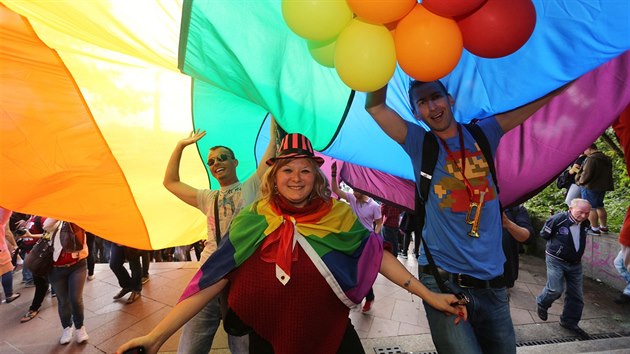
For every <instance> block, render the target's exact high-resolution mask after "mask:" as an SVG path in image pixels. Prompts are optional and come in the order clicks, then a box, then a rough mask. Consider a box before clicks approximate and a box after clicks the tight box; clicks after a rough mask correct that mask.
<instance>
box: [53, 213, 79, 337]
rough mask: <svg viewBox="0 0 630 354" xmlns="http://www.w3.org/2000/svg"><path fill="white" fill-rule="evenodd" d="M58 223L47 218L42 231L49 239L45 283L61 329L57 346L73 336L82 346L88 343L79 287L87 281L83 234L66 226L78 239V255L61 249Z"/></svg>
mask: <svg viewBox="0 0 630 354" xmlns="http://www.w3.org/2000/svg"><path fill="white" fill-rule="evenodd" d="M62 223H63V222H62V221H60V220H56V219H53V218H47V219H46V221H44V230H45V231H46V232H48V233H50V234H51V235H53V238H52V239H53V268H52V270H51V271H50V274H49V279H50V283H51V284H52V286H53V289H54V290H55V292H56V293H57V310H58V312H59V319H60V320H61V326H62V327H63V332H62V333H61V338H59V344H68V343H70V341H71V340H72V335H73V333H74V334H75V340H76V342H77V343H83V342H85V341H87V340H88V339H89V336H88V334H87V331H86V329H85V326H84V324H83V319H84V313H83V287H84V286H85V281H86V279H87V260H86V258H87V255H88V247H87V241H86V237H85V231H84V230H83V229H81V228H80V227H79V226H78V225H75V224H73V223H69V224H70V227H72V230H73V232H74V234H75V235H76V236H77V237H78V238H79V239H81V244H82V248H81V250H79V251H73V250H68V249H66V248H65V247H63V246H62V245H61V240H60V237H58V236H56V233H57V230H59V229H60V228H61V227H62ZM73 324H74V328H73ZM75 329H76V332H75Z"/></svg>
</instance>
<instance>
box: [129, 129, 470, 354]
mask: <svg viewBox="0 0 630 354" xmlns="http://www.w3.org/2000/svg"><path fill="white" fill-rule="evenodd" d="M280 146H281V147H282V149H281V150H280V151H279V152H278V155H277V157H276V158H273V159H270V160H268V162H267V163H270V164H271V165H272V167H271V168H270V169H269V170H268V172H267V173H266V174H265V176H264V177H263V180H262V198H261V199H260V200H258V201H256V202H255V203H253V204H251V205H249V206H247V207H245V208H243V210H242V211H241V212H240V213H239V214H238V215H237V216H236V217H235V219H234V222H233V223H232V224H231V226H230V229H229V233H228V234H227V235H226V237H227V239H226V240H225V241H224V242H222V243H221V247H220V248H219V249H218V250H217V252H215V253H214V254H213V255H212V256H211V257H210V258H209V259H208V261H206V263H204V264H203V265H202V267H201V270H200V271H199V272H198V273H197V274H196V275H195V276H194V277H193V281H192V282H191V283H190V285H189V286H188V288H187V289H186V291H185V292H184V294H183V295H182V298H181V300H180V302H179V303H178V304H177V305H176V306H175V307H174V308H173V309H172V311H171V312H170V313H169V314H168V315H167V316H166V318H164V319H163V320H162V321H161V322H160V323H159V324H158V325H157V326H156V327H155V328H154V329H153V330H152V331H151V332H150V333H149V334H147V335H145V336H142V337H139V338H135V339H132V340H131V341H129V342H127V343H125V344H123V345H121V346H120V347H119V348H118V352H119V353H122V352H124V351H125V350H127V349H129V348H133V347H136V346H142V347H143V348H144V349H145V351H146V352H147V353H148V354H154V353H157V352H158V350H159V348H160V347H161V346H162V344H163V343H164V342H165V341H166V340H167V339H168V338H169V337H170V336H171V335H172V334H173V333H174V332H175V331H176V330H177V329H178V328H179V327H180V326H181V325H182V324H183V323H185V322H186V321H188V320H189V319H190V318H191V317H192V316H194V315H195V314H196V313H197V312H198V311H199V310H200V309H201V308H202V307H203V306H204V305H205V304H206V303H207V302H208V301H211V299H212V298H214V297H216V296H217V295H218V294H219V293H220V291H221V290H222V289H223V288H224V287H226V286H227V285H228V284H229V286H230V293H229V304H230V308H232V309H233V310H234V314H235V316H236V318H238V319H240V322H242V325H243V327H245V328H248V329H249V331H250V337H251V342H250V349H251V350H252V353H276V354H296V353H343V354H359V353H365V351H364V349H363V345H362V344H361V341H360V339H359V336H358V335H357V333H356V331H355V329H354V327H353V325H352V323H351V321H350V319H349V318H348V315H349V312H350V308H349V307H350V306H354V305H355V304H357V303H360V302H361V300H362V298H363V296H364V295H365V293H366V291H367V289H368V288H369V286H370V285H371V284H372V283H373V282H374V280H375V279H376V276H377V272H379V271H380V273H381V274H383V275H384V276H385V277H387V278H388V279H389V280H391V281H392V282H393V283H395V284H396V285H398V286H400V287H401V288H403V289H405V290H407V291H410V292H411V293H413V294H415V295H417V296H420V297H422V299H423V300H424V301H425V302H429V303H430V304H431V306H434V307H435V308H437V309H438V310H439V311H442V312H443V314H442V316H444V315H445V314H447V315H449V316H448V317H447V316H444V317H447V318H448V319H449V320H450V321H453V322H454V323H455V324H457V323H463V320H465V319H466V316H467V313H466V309H465V308H464V307H463V306H462V305H460V304H459V300H458V298H457V297H456V296H455V295H453V294H438V293H434V292H431V291H429V290H428V289H426V288H425V287H424V286H423V285H422V284H421V283H420V282H419V281H418V280H417V279H416V278H415V277H414V276H413V275H412V274H411V273H410V272H409V271H408V270H407V269H406V268H405V267H404V266H403V265H402V264H401V263H400V262H399V261H398V260H397V259H396V258H395V257H394V256H393V255H392V254H391V253H390V252H384V251H383V243H382V238H381V237H380V236H379V235H376V234H375V233H373V232H370V231H368V230H367V229H365V228H364V227H363V225H362V223H361V222H360V221H359V220H357V215H356V214H355V213H353V212H352V210H351V208H350V207H349V206H348V205H347V204H346V203H343V202H338V201H337V200H334V199H333V198H331V196H330V195H331V193H330V186H329V185H328V180H327V179H326V176H325V175H324V173H323V172H322V171H321V169H320V166H321V165H322V164H323V163H324V160H323V159H322V158H321V157H317V156H315V155H314V153H313V149H312V146H311V144H310V141H309V140H308V139H307V138H306V137H304V136H303V135H301V134H298V133H292V134H288V135H287V136H286V137H285V139H283V141H282V143H281V144H280ZM235 254H238V255H239V256H238V257H235ZM460 311H461V313H460ZM450 315H454V316H450Z"/></svg>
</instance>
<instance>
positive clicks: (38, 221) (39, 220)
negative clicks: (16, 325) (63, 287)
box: [20, 216, 50, 323]
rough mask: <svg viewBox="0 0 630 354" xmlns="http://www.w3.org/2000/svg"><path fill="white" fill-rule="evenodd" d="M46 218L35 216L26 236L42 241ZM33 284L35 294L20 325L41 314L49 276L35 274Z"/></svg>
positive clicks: (48, 285) (48, 286)
mask: <svg viewBox="0 0 630 354" xmlns="http://www.w3.org/2000/svg"><path fill="white" fill-rule="evenodd" d="M45 221H46V218H45V217H43V216H35V217H34V218H33V224H32V225H31V227H30V229H28V230H25V233H24V235H25V236H27V237H30V238H33V239H37V240H39V239H41V238H42V237H43V236H44V222H45ZM33 282H34V283H35V293H34V294H33V300H32V301H31V306H30V307H29V308H28V311H27V312H26V313H25V314H24V316H22V318H21V319H20V323H24V322H28V321H30V320H32V319H33V318H35V317H36V316H37V315H38V314H39V310H40V308H41V306H42V302H43V301H44V298H45V297H46V294H47V293H48V290H49V288H50V282H49V281H48V274H43V275H42V274H33Z"/></svg>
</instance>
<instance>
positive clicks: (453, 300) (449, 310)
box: [424, 292, 468, 325]
mask: <svg viewBox="0 0 630 354" xmlns="http://www.w3.org/2000/svg"><path fill="white" fill-rule="evenodd" d="M424 301H426V302H427V303H428V304H429V305H430V306H431V307H433V308H434V309H436V310H438V311H442V312H444V314H445V315H447V316H448V315H455V316H456V317H455V321H454V322H455V325H458V324H459V322H461V321H462V320H464V321H466V320H467V319H468V310H467V309H466V305H464V304H461V302H460V300H459V299H458V298H457V297H456V296H455V295H454V294H439V293H434V292H431V295H430V296H427V297H426V298H425V299H424Z"/></svg>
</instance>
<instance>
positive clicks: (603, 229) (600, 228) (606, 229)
mask: <svg viewBox="0 0 630 354" xmlns="http://www.w3.org/2000/svg"><path fill="white" fill-rule="evenodd" d="M599 230H600V231H601V232H608V226H600V227H599Z"/></svg>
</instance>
